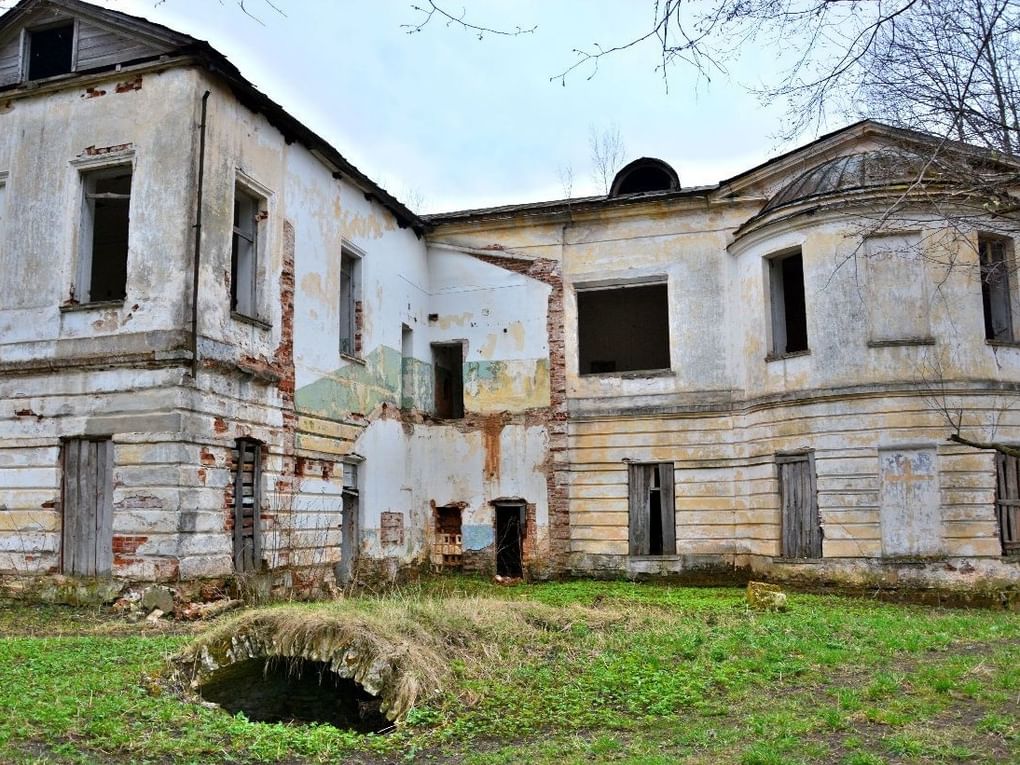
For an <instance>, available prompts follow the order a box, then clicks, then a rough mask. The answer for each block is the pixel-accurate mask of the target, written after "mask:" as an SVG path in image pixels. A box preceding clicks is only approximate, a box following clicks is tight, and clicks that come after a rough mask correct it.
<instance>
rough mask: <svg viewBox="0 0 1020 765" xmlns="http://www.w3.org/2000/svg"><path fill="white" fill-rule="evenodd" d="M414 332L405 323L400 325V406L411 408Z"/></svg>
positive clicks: (412, 403) (412, 402)
mask: <svg viewBox="0 0 1020 765" xmlns="http://www.w3.org/2000/svg"><path fill="white" fill-rule="evenodd" d="M413 354H414V334H413V332H412V331H411V328H410V327H409V326H407V325H406V324H402V325H401V326H400V408H401V409H413V408H414V402H415V390H414V388H415V386H414V355H413Z"/></svg>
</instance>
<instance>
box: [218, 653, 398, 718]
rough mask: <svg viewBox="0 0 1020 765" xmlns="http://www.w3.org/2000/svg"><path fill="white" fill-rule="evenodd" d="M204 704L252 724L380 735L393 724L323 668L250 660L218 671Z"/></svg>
mask: <svg viewBox="0 0 1020 765" xmlns="http://www.w3.org/2000/svg"><path fill="white" fill-rule="evenodd" d="M199 693H200V694H201V696H202V698H204V699H205V700H206V701H211V702H213V703H215V704H219V705H220V706H221V707H222V708H223V709H225V710H227V711H228V712H230V714H237V713H238V712H243V713H244V716H245V717H247V718H248V719H249V720H251V721H253V722H265V723H303V724H307V723H325V724H327V725H332V726H333V727H334V728H341V729H344V730H351V731H355V732H358V733H379V732H381V731H383V730H386V729H388V728H390V727H392V725H393V724H392V723H391V722H390V721H389V720H387V719H386V716H385V715H384V714H383V713H382V712H381V711H380V709H379V699H378V698H377V697H376V696H373V695H372V694H371V693H369V692H368V691H366V690H365V689H364V688H362V687H361V686H360V685H358V684H357V683H356V682H354V680H349V679H346V678H343V677H340V676H339V675H338V674H336V673H335V672H333V671H332V670H331V669H330V665H329V664H328V663H326V662H321V661H311V660H308V659H292V658H287V659H280V658H270V659H266V658H261V659H248V660H247V661H240V662H237V663H235V664H230V665H228V666H225V667H223V668H221V669H218V670H216V671H215V672H214V673H213V674H212V675H211V676H210V678H209V679H208V680H207V681H206V682H205V683H203V684H202V685H201V686H200V688H199Z"/></svg>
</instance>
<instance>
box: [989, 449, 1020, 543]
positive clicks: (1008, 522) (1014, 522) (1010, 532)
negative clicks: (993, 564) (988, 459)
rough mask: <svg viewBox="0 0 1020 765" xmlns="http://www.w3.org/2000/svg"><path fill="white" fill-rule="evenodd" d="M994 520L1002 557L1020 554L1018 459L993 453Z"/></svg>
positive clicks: (1019, 480) (1019, 469) (1019, 472)
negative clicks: (1000, 542) (996, 525)
mask: <svg viewBox="0 0 1020 765" xmlns="http://www.w3.org/2000/svg"><path fill="white" fill-rule="evenodd" d="M995 468H996V470H995V477H996V486H995V518H996V520H997V521H998V524H999V539H1000V540H1002V554H1003V555H1018V554H1020V459H1017V458H1016V457H1013V456H1011V455H1008V454H1002V453H1001V452H996V453H995Z"/></svg>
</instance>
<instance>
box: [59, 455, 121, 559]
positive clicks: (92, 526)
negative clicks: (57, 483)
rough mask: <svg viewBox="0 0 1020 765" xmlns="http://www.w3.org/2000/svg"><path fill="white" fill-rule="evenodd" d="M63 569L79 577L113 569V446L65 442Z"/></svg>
mask: <svg viewBox="0 0 1020 765" xmlns="http://www.w3.org/2000/svg"><path fill="white" fill-rule="evenodd" d="M62 453H63V463H64V464H63V471H64V476H63V515H64V520H63V533H62V542H63V546H62V548H61V550H62V555H61V568H62V570H63V572H64V573H65V574H72V575H75V576H109V574H110V573H111V571H112V569H113V442H112V441H110V439H108V438H105V439H87V438H71V439H68V440H66V441H64V448H63V450H62Z"/></svg>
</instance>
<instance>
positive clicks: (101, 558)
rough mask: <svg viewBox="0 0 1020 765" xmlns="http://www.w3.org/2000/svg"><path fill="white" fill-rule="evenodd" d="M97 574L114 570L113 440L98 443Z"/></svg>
mask: <svg viewBox="0 0 1020 765" xmlns="http://www.w3.org/2000/svg"><path fill="white" fill-rule="evenodd" d="M96 446H97V447H98V449H97V458H96V465H97V472H98V475H97V476H96V488H97V491H96V550H95V556H96V574H97V575H99V576H109V575H110V574H111V573H112V572H113V441H111V440H109V439H107V440H106V441H100V442H98V443H97V444H96Z"/></svg>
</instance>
